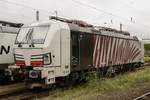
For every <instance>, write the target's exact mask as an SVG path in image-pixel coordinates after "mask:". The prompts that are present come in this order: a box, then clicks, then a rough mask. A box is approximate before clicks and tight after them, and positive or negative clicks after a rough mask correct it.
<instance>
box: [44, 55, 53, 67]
mask: <svg viewBox="0 0 150 100" xmlns="http://www.w3.org/2000/svg"><path fill="white" fill-rule="evenodd" d="M43 60H44V65H49V64H51V53H47V54H44V55H43Z"/></svg>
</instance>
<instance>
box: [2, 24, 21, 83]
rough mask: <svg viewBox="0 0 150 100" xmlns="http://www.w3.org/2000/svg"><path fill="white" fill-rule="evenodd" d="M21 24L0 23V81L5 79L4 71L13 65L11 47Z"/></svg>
mask: <svg viewBox="0 0 150 100" xmlns="http://www.w3.org/2000/svg"><path fill="white" fill-rule="evenodd" d="M21 26H22V24H21V23H12V22H7V21H0V81H3V80H4V79H5V75H4V72H5V69H7V68H8V66H9V65H10V64H14V56H13V45H14V42H15V39H16V36H17V33H18V31H19V27H21Z"/></svg>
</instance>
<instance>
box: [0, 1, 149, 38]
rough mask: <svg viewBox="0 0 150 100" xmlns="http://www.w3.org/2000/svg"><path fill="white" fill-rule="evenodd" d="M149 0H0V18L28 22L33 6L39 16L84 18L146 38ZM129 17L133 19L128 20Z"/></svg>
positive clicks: (147, 33) (41, 18)
mask: <svg viewBox="0 0 150 100" xmlns="http://www.w3.org/2000/svg"><path fill="white" fill-rule="evenodd" d="M149 4H150V1H149V0H0V20H7V21H12V22H23V23H30V22H33V21H35V12H36V10H39V11H40V20H48V16H50V15H55V11H57V12H58V16H60V17H65V18H71V19H80V20H85V21H86V22H88V23H91V24H94V25H100V26H108V27H112V28H116V29H119V24H120V23H122V24H123V30H125V31H129V32H131V33H132V35H138V36H140V37H143V38H148V37H149V36H150V35H149V31H150V23H149V18H150V6H149ZM131 18H132V21H131Z"/></svg>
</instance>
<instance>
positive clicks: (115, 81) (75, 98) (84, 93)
mask: <svg viewBox="0 0 150 100" xmlns="http://www.w3.org/2000/svg"><path fill="white" fill-rule="evenodd" d="M143 82H150V68H149V67H148V68H144V69H142V70H137V71H135V72H127V73H125V74H123V75H117V76H116V77H114V78H108V79H96V78H95V79H91V80H90V81H89V82H87V83H81V84H80V85H78V86H74V87H72V88H69V89H65V90H64V89H57V90H54V91H52V92H50V95H49V97H48V98H47V99H48V100H87V99H88V98H90V97H92V96H94V95H95V96H96V95H100V94H103V93H105V92H111V91H115V90H126V89H129V88H130V87H134V86H136V85H138V84H139V83H143ZM51 93H52V94H51Z"/></svg>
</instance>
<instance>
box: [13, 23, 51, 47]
mask: <svg viewBox="0 0 150 100" xmlns="http://www.w3.org/2000/svg"><path fill="white" fill-rule="evenodd" d="M49 27H50V25H41V26H32V27H23V28H21V29H20V31H19V34H18V36H17V38H16V43H24V44H27V43H35V44H43V43H44V41H45V38H46V35H47V33H48V30H49Z"/></svg>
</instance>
